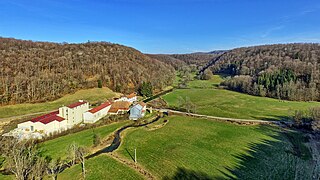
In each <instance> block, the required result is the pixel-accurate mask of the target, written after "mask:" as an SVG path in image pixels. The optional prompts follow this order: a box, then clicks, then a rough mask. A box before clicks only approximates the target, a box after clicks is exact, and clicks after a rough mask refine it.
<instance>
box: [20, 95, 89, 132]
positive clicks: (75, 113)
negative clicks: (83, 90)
mask: <svg viewBox="0 0 320 180" xmlns="http://www.w3.org/2000/svg"><path fill="white" fill-rule="evenodd" d="M88 110H89V103H88V102H85V101H82V100H80V101H79V102H76V103H73V104H70V105H68V106H63V107H61V108H59V110H57V111H54V112H51V113H49V114H45V115H42V116H39V117H36V118H33V119H31V120H30V121H27V122H23V123H20V124H18V129H20V130H22V132H24V133H34V132H37V133H41V134H46V135H49V134H51V133H59V132H61V131H64V130H67V129H70V128H72V127H73V126H75V125H77V124H80V123H82V122H83V113H85V112H86V111H88Z"/></svg>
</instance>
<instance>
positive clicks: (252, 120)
mask: <svg viewBox="0 0 320 180" xmlns="http://www.w3.org/2000/svg"><path fill="white" fill-rule="evenodd" d="M148 109H149V110H151V109H150V108H148ZM152 110H154V111H160V112H169V113H173V114H179V115H186V116H193V117H200V118H207V119H214V120H219V121H226V122H235V123H240V124H244V123H248V124H275V125H280V124H281V123H284V122H282V121H265V120H254V119H236V118H225V117H217V116H208V115H202V114H195V113H187V112H181V111H176V110H171V109H154V108H153V109H152Z"/></svg>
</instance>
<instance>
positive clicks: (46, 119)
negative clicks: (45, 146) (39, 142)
mask: <svg viewBox="0 0 320 180" xmlns="http://www.w3.org/2000/svg"><path fill="white" fill-rule="evenodd" d="M58 114H59V111H54V112H52V113H49V114H45V115H42V116H39V117H36V118H33V119H31V120H30V121H27V122H24V123H20V124H18V128H19V129H21V130H23V131H25V132H39V133H42V134H47V135H49V134H50V133H54V132H61V131H63V130H66V129H67V120H66V119H65V118H62V117H60V116H58Z"/></svg>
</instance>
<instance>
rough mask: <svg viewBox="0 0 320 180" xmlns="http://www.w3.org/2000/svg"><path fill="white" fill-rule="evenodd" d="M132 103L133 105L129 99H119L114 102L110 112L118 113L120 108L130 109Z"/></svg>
mask: <svg viewBox="0 0 320 180" xmlns="http://www.w3.org/2000/svg"><path fill="white" fill-rule="evenodd" d="M130 105H131V102H128V101H117V102H114V103H112V105H111V108H110V110H109V112H114V113H116V112H118V111H119V110H124V111H128V110H129V107H130Z"/></svg>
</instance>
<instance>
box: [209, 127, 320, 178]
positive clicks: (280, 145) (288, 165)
mask: <svg viewBox="0 0 320 180" xmlns="http://www.w3.org/2000/svg"><path fill="white" fill-rule="evenodd" d="M271 137H272V140H262V141H261V142H259V143H250V144H249V146H248V147H247V148H248V151H247V154H235V155H232V156H234V158H235V159H237V161H238V164H237V165H236V166H235V167H224V168H222V169H221V168H220V169H218V171H219V172H220V173H221V176H215V177H212V179H304V180H308V179H317V178H319V174H320V172H315V171H316V170H315V166H316V164H315V162H313V161H312V159H311V153H310V151H309V149H308V148H307V147H306V146H305V145H304V143H305V142H306V141H308V139H306V138H304V137H303V136H302V134H301V133H299V132H295V131H280V130H279V131H278V130H274V132H273V135H271Z"/></svg>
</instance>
